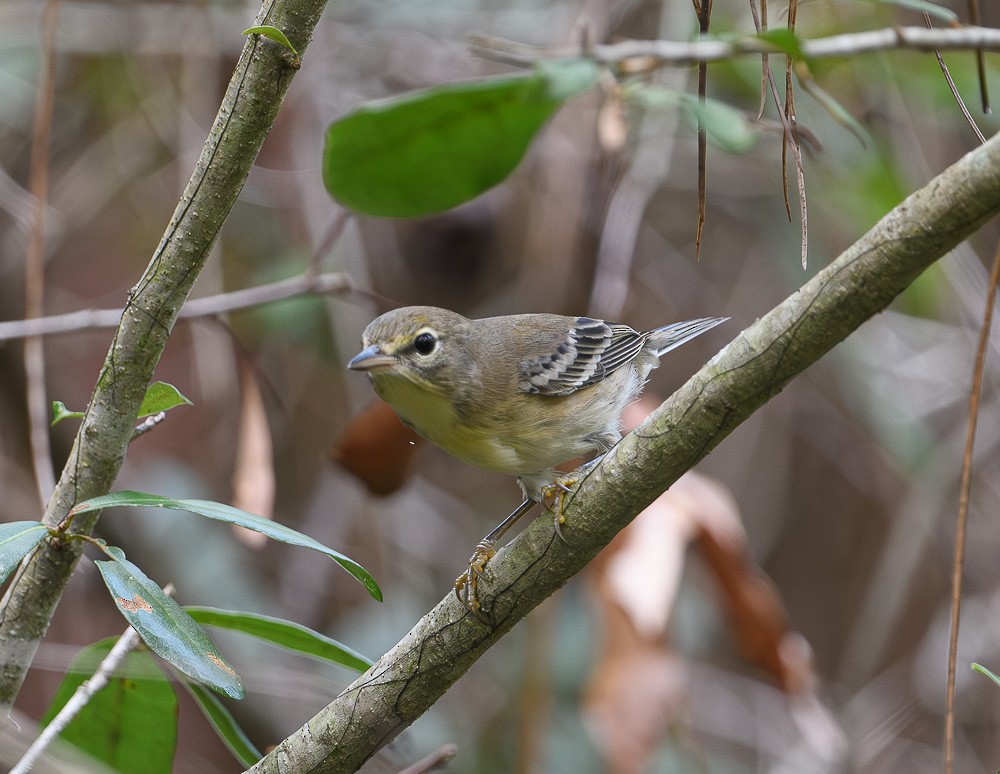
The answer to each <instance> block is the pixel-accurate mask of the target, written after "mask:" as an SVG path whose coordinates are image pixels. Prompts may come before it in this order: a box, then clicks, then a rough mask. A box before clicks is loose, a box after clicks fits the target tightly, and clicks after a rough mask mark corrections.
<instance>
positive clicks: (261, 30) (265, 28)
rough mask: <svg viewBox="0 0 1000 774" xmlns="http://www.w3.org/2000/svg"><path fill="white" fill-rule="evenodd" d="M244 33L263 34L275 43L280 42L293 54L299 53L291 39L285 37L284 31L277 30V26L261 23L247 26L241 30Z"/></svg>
mask: <svg viewBox="0 0 1000 774" xmlns="http://www.w3.org/2000/svg"><path fill="white" fill-rule="evenodd" d="M242 34H244V35H263V36H264V37H265V38H270V39H271V40H273V41H274V42H275V43H280V44H281V45H282V46H284V47H285V48H287V49H288V50H289V51H291V52H292V53H293V54H295V56H298V55H299V52H298V51H296V50H295V46H293V45H292V43H291V41H289V40H288V38H287V37H285V33H284V32H282V31H281V30H279V29H278V28H277V27H272V26H271V25H270V24H261V25H260V26H257V27H249V28H247V29H245V30H243V33H242Z"/></svg>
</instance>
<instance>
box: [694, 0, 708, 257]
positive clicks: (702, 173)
mask: <svg viewBox="0 0 1000 774" xmlns="http://www.w3.org/2000/svg"><path fill="white" fill-rule="evenodd" d="M695 9H696V10H697V11H698V27H699V31H700V32H701V35H702V36H705V35H707V34H708V30H709V26H710V24H711V21H712V0H698V2H696V3H695ZM707 92H708V62H699V63H698V99H699V100H701V101H702V102H704V101H705V97H706V94H707ZM707 196H708V133H707V132H706V131H705V122H704V120H703V119H702V118H701V117H700V116H699V118H698V230H697V233H696V234H695V239H694V254H695V257H696V258H700V257H701V232H702V231H703V230H704V228H705V199H706V197H707Z"/></svg>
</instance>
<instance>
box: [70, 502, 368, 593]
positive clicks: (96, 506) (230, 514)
mask: <svg viewBox="0 0 1000 774" xmlns="http://www.w3.org/2000/svg"><path fill="white" fill-rule="evenodd" d="M120 506H143V507H148V508H168V509H170V510H175V511H190V512H191V513H197V514H198V515H199V516H205V517H207V518H209V519H215V520H216V521H224V522H228V523H229V524H236V525H238V526H240V527H246V528H247V529H251V530H253V531H254V532H260V533H261V534H262V535H267V536H268V537H269V538H271V539H272V540H278V541H280V542H282V543H288V544H289V545H293V546H301V547H303V548H311V549H313V550H314V551H319V552H320V553H322V554H326V555H327V556H329V557H330V558H331V559H333V560H334V561H335V562H336V563H337V564H339V565H340V566H341V567H343V568H344V569H345V570H347V571H348V572H349V573H350V574H351V575H353V576H354V577H355V578H357V579H358V580H359V581H360V582H361V583H362V584H363V585H364V587H365V588H366V589H367V590H368V593H369V594H371V595H372V596H373V597H374V598H375V599H377V600H378V601H379V602H381V601H382V591H381V589H379V587H378V584H377V583H376V582H375V579H374V578H372V576H371V575H370V574H369V572H368V570H366V569H365V568H364V567H362V566H361V565H360V564H358V563H357V562H355V561H354V560H353V559H350V558H349V557H346V556H344V555H343V554H341V553H340V552H338V551H334V550H333V549H332V548H327V547H326V546H324V545H323V544H322V543H320V542H319V541H316V540H313V539H312V538H311V537H308V536H307V535H303V534H302V533H301V532H296V531H295V530H294V529H291V528H290V527H286V526H284V525H283V524H278V523H277V522H275V521H271V520H270V519H265V518H263V517H261V516H255V515H254V514H252V513H248V512H247V511H241V510H240V509H239V508H233V507H232V506H231V505H223V504H222V503H216V502H212V501H211V500H176V499H174V498H171V497H163V496H161V495H155V494H147V493H146V492H130V491H123V492H112V493H111V494H106V495H102V496H101V497H94V498H91V499H90V500H85V501H84V502H82V503H77V504H76V505H75V506H74V507H73V510H72V511H70V515H76V514H78V513H87V512H88V511H99V510H101V509H103V508H112V507H120Z"/></svg>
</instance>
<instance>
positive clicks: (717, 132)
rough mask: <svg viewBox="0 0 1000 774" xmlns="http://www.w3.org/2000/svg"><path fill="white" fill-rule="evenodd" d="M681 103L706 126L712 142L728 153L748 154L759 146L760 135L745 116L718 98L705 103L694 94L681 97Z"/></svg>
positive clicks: (706, 131)
mask: <svg viewBox="0 0 1000 774" xmlns="http://www.w3.org/2000/svg"><path fill="white" fill-rule="evenodd" d="M681 104H682V105H683V106H684V108H685V109H686V110H687V111H688V112H689V113H690V114H691V115H692V116H693V117H694V119H695V121H698V122H700V123H701V125H702V126H703V127H705V133H706V135H707V136H708V139H709V141H710V142H711V143H712V144H713V145H716V146H718V147H720V148H722V149H723V150H725V151H728V152H729V153H748V152H749V151H751V150H753V149H754V148H755V147H756V146H757V141H758V140H759V139H760V132H758V131H757V130H756V129H755V128H754V127H753V126H752V125H751V124H750V122H749V121H748V120H747V117H746V115H745V114H744V113H742V112H741V111H739V110H737V109H736V108H734V107H732V106H731V105H727V104H726V103H725V102H720V101H719V100H717V99H706V100H705V101H702V100H700V99H698V98H697V97H696V96H694V95H691V94H682V95H681Z"/></svg>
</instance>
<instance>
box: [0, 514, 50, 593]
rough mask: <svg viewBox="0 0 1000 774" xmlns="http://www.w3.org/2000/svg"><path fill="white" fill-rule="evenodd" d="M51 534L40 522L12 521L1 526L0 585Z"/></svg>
mask: <svg viewBox="0 0 1000 774" xmlns="http://www.w3.org/2000/svg"><path fill="white" fill-rule="evenodd" d="M48 533H49V528H48V527H46V526H45V525H44V524H42V522H40V521H11V522H8V523H6V524H0V583H3V582H4V581H6V580H7V578H9V577H10V574H11V573H12V572H14V568H15V567H17V565H19V564H20V563H21V560H22V559H24V557H26V556H27V555H28V554H29V553H30V552H31V550H32V549H33V548H34V547H35V546H37V545H38V544H39V543H41V542H42V540H43V539H44V538H45V536H46V535H47V534H48Z"/></svg>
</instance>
